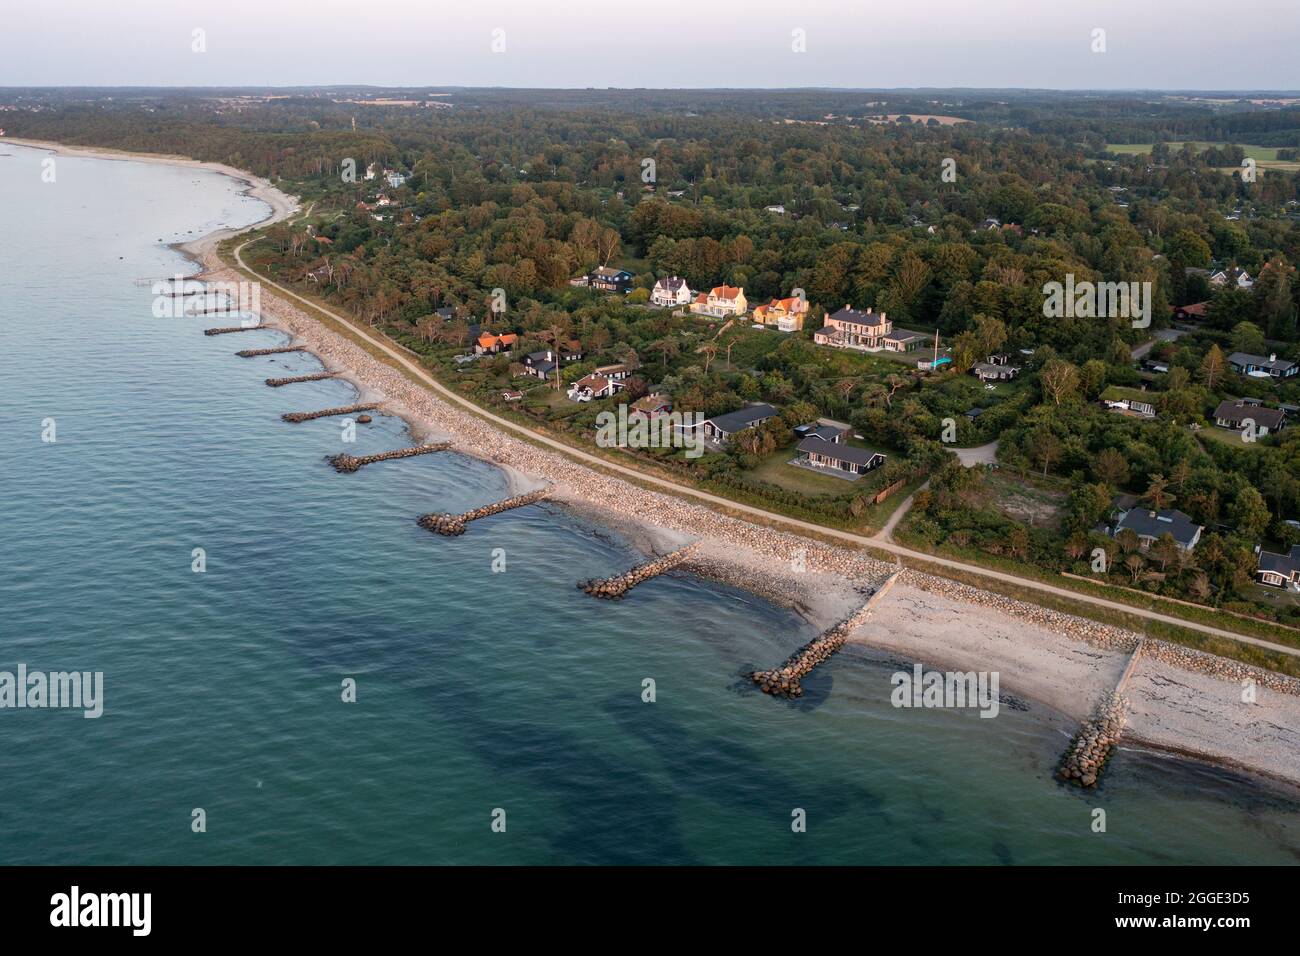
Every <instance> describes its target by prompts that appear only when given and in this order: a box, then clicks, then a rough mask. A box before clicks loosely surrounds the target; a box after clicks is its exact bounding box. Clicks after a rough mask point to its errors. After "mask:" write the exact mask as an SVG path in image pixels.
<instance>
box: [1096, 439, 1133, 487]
mask: <svg viewBox="0 0 1300 956" xmlns="http://www.w3.org/2000/svg"><path fill="white" fill-rule="evenodd" d="M1092 473H1093V475H1094V476H1095V477H1096V479H1097V480H1098V481H1102V482H1105V483H1106V484H1107V485H1109V486H1110V487H1111V488H1114V489H1115V490H1117V491H1118V490H1119V489H1120V488H1122V487H1124V485H1125V483H1126V482H1127V481H1128V462H1127V461H1126V460H1125V459H1124V456H1123V455H1121V454H1120V453H1119V451H1118V450H1116V449H1114V448H1103V449H1102V450H1101V451H1100V452H1098V454H1097V457H1096V458H1094V459H1093V460H1092Z"/></svg>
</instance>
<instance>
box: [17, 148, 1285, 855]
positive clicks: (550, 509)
mask: <svg viewBox="0 0 1300 956" xmlns="http://www.w3.org/2000/svg"><path fill="white" fill-rule="evenodd" d="M243 188H244V187H243V185H242V184H240V183H237V182H235V181H234V180H232V179H230V178H228V177H225V176H222V175H220V174H217V173H214V172H208V171H201V170H198V169H195V168H189V167H181V166H173V165H160V164H148V163H141V162H135V161H129V160H108V159H93V158H79V157H73V156H57V157H56V156H53V155H52V154H50V153H48V152H46V151H42V150H38V149H33V148H26V147H19V146H16V145H14V144H12V143H6V142H4V141H3V140H0V449H3V454H2V455H0V672H10V673H15V674H16V673H17V671H18V668H19V667H20V666H22V667H25V668H26V670H27V671H28V672H29V673H31V672H43V673H49V672H72V671H78V672H86V673H88V674H94V673H99V674H102V682H103V683H102V699H101V700H100V701H99V705H100V706H102V714H101V715H100V716H98V717H93V718H87V717H86V716H84V713H85V710H84V708H83V709H80V710H78V709H76V708H57V709H56V708H49V707H46V708H17V707H8V708H4V709H0V740H3V746H0V864H7V865H11V864H487V865H493V864H643V865H667V864H751V865H787V864H869V865H870V864H899V865H910V864H918V865H919V864H1006V865H1016V864H1151V863H1155V864H1238V863H1240V864H1245V863H1270V864H1288V863H1289V864H1294V863H1297V862H1300V805H1298V804H1297V802H1296V798H1295V796H1294V795H1293V794H1291V793H1290V792H1288V791H1283V790H1279V789H1276V788H1274V787H1272V786H1268V785H1264V784H1261V783H1260V782H1259V781H1257V780H1255V779H1253V778H1250V777H1246V776H1243V775H1241V774H1239V773H1236V772H1233V771H1229V770H1226V769H1222V768H1216V767H1211V766H1206V765H1202V764H1199V763H1196V762H1192V761H1187V760H1183V759H1178V758H1174V757H1170V756H1166V755H1161V754H1156V753H1150V752H1145V751H1142V750H1139V749H1130V748H1125V749H1121V750H1120V751H1119V752H1118V753H1117V754H1116V756H1115V757H1114V759H1113V761H1112V763H1111V765H1110V766H1109V768H1108V770H1107V772H1106V775H1105V777H1104V780H1103V784H1102V786H1101V787H1100V788H1099V789H1097V790H1096V791H1092V792H1084V791H1081V790H1079V789H1076V788H1072V787H1067V786H1064V785H1062V784H1061V783H1059V782H1058V781H1057V780H1056V779H1055V778H1054V776H1053V771H1054V769H1055V767H1056V764H1057V761H1058V760H1059V758H1060V756H1061V753H1062V751H1063V749H1064V747H1065V745H1066V743H1067V742H1068V737H1069V735H1070V733H1071V732H1072V730H1073V729H1074V728H1073V725H1072V724H1071V723H1070V722H1069V721H1068V720H1066V719H1064V718H1063V717H1062V716H1061V715H1060V714H1056V713H1054V712H1052V711H1050V710H1048V709H1046V708H1044V707H1042V706H1040V705H1038V704H1036V703H1032V702H1027V701H1026V702H1020V703H1019V704H1016V705H1015V706H1006V705H1004V706H1002V707H1001V708H1000V711H999V713H998V716H997V717H996V718H994V719H984V718H980V717H979V716H978V713H977V712H975V711H955V710H926V709H895V708H894V707H893V706H892V705H891V704H890V690H891V689H892V685H891V683H890V677H891V675H892V674H893V673H894V672H895V671H897V670H899V669H907V668H908V667H909V666H910V663H909V662H904V661H898V660H894V659H891V658H889V657H888V656H887V655H882V654H872V653H869V652H862V651H856V650H846V651H845V652H842V653H840V654H839V655H837V656H836V657H835V658H833V659H832V660H831V661H830V662H829V663H827V664H825V665H823V666H822V667H820V668H819V669H818V670H817V671H816V672H815V673H814V675H813V676H812V677H811V678H810V679H809V680H808V681H807V683H806V688H807V693H806V696H805V697H804V698H803V699H802V700H800V701H798V702H797V703H789V702H786V701H781V700H776V699H773V698H770V697H767V696H764V695H763V694H761V693H758V692H757V691H755V689H754V688H753V687H752V685H750V684H749V683H748V682H747V681H745V680H743V679H742V675H743V673H744V672H745V671H746V670H748V669H752V668H754V667H756V666H771V665H773V664H776V663H778V662H780V661H781V660H783V659H784V658H785V657H786V656H787V655H788V654H789V653H790V652H791V651H793V650H794V649H795V648H796V647H798V646H799V645H801V644H803V643H804V642H806V641H807V640H809V639H810V638H812V637H813V636H814V635H815V628H814V627H813V626H812V625H811V624H809V623H808V622H807V621H805V620H803V619H802V618H801V617H799V616H798V615H797V614H795V613H794V612H793V611H791V610H789V609H786V608H783V607H779V606H776V605H773V604H770V603H768V602H766V601H764V600H762V599H760V598H758V597H756V596H754V595H752V594H749V593H746V592H744V591H739V590H734V589H731V588H728V587H725V586H720V585H718V584H714V583H709V582H705V581H702V580H699V579H697V578H694V577H692V576H690V575H688V574H684V573H671V574H668V575H665V576H662V577H659V578H657V579H655V580H652V581H650V582H648V583H646V584H643V585H641V586H640V587H638V588H636V589H635V590H634V591H633V592H631V593H630V594H629V595H628V596H627V597H626V598H625V599H623V600H621V601H612V602H611V601H597V600H594V599H592V598H590V597H588V596H586V595H585V594H583V593H582V592H580V591H579V590H577V589H576V588H575V583H576V582H577V581H579V580H581V579H584V578H589V577H602V576H606V575H609V574H611V573H613V572H616V571H619V570H622V569H625V568H627V567H629V566H631V565H633V564H635V563H636V562H637V561H638V560H640V558H639V556H638V554H637V553H636V552H635V551H634V549H633V548H632V547H631V545H630V544H629V543H628V542H627V541H626V540H624V539H622V538H621V537H620V536H619V535H618V534H617V533H616V532H614V531H613V530H611V529H608V528H605V527H602V526H600V525H598V524H594V523H592V522H591V521H590V520H588V519H584V518H580V517H577V516H575V515H573V514H571V513H568V512H566V511H564V510H562V509H561V508H559V507H558V506H554V505H549V504H540V505H534V506H529V507H526V508H522V509H519V510H516V511H511V512H508V513H504V514H501V515H497V516H495V517H491V518H488V519H484V520H482V521H478V522H475V523H474V524H472V525H470V527H469V530H468V532H467V533H466V534H465V535H464V536H463V537H460V538H442V537H439V536H437V535H434V534H431V533H429V532H427V531H425V530H423V529H421V528H420V527H419V526H418V525H417V524H416V519H417V517H418V516H419V515H421V514H423V513H426V512H432V511H450V512H460V511H464V510H468V509H470V508H473V507H476V506H478V505H482V504H486V503H488V502H491V501H493V500H496V499H497V498H500V497H502V496H504V495H505V494H506V493H507V482H506V479H505V477H504V475H503V474H502V473H501V472H500V471H499V470H498V469H497V468H495V467H494V466H492V465H490V464H488V463H485V462H482V461H479V460H476V459H474V458H470V457H466V456H463V455H460V454H457V453H456V452H455V451H449V452H444V453H439V454H433V455H425V456H421V457H417V458H410V459H405V460H401V461H389V462H382V463H378V464H374V465H371V466H369V467H366V468H364V469H362V470H361V471H359V472H357V473H355V474H339V473H336V472H335V471H334V470H333V469H332V468H331V467H330V465H329V464H328V462H327V461H326V456H328V455H331V454H336V453H339V452H341V451H347V452H349V453H351V454H354V455H363V454H371V453H375V452H381V451H386V450H390V449H395V448H400V447H403V446H405V445H407V444H409V443H410V442H411V441H412V439H411V436H410V434H409V433H408V430H407V427H406V424H405V423H404V422H403V421H401V420H400V419H398V418H393V417H389V416H385V415H382V414H377V415H376V416H375V419H374V421H373V422H372V423H370V424H366V425H358V426H357V427H356V436H355V441H351V442H349V441H346V440H345V439H346V437H347V436H346V435H345V433H344V429H343V423H342V421H341V420H340V419H337V418H326V419H319V420H316V421H312V422H307V423H303V424H288V423H285V422H283V421H282V420H281V418H280V416H281V414H282V413H283V412H287V411H306V410H312V409H318V408H325V407H330V406H336V405H342V404H347V403H349V402H350V401H352V400H354V399H355V397H356V396H355V392H354V390H353V388H352V386H351V385H349V384H347V383H346V382H343V381H339V380H324V381H317V382H311V383H306V384H295V385H289V386H285V387H282V388H268V387H267V386H266V385H265V384H264V380H265V379H266V378H268V377H276V376H289V375H301V374H308V373H310V372H313V371H317V370H319V369H320V364H319V362H318V361H317V360H316V359H315V358H314V357H312V356H311V355H308V354H287V355H276V356H270V357H259V358H251V359H246V358H239V357H237V356H236V355H235V352H236V351H237V350H238V349H247V348H260V347H270V346H274V345H278V344H282V343H284V342H285V337H284V336H283V335H282V334H281V333H279V332H276V331H273V330H269V329H258V330H255V331H248V332H241V333H236V334H231V335H221V336H210V337H209V336H205V335H203V330H204V328H206V327H208V326H212V325H230V324H233V323H232V322H231V321H230V320H229V319H223V318H214V317H212V316H188V317H164V318H159V317H157V316H156V314H155V309H154V307H153V306H154V294H153V288H152V287H151V286H152V283H153V282H155V281H158V280H161V279H165V278H167V277H170V276H174V275H177V274H191V273H193V272H194V271H195V270H196V267H195V266H194V265H193V264H192V263H191V262H189V261H188V260H186V259H185V258H184V257H183V256H182V255H181V254H180V253H178V252H177V251H176V250H175V249H174V248H173V246H174V244H176V243H180V242H185V241H188V240H192V239H194V238H197V237H199V236H201V235H203V234H205V233H206V232H208V231H210V230H213V229H215V228H217V227H222V226H244V225H249V224H252V223H254V222H257V221H259V220H260V219H262V218H263V217H264V216H265V215H267V209H266V207H265V205H264V204H262V203H261V202H259V201H256V200H254V199H251V198H249V197H248V196H246V195H244V193H243V191H242V190H243ZM972 613H978V611H976V610H973V611H972ZM1002 685H1003V686H1002V690H1003V692H1004V693H1006V694H1010V695H1013V696H1014V693H1015V688H1014V682H1013V681H1012V680H1011V679H1010V676H1009V675H1008V676H1007V677H1004V679H1003V681H1002Z"/></svg>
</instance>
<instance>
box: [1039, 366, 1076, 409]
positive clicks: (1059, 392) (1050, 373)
mask: <svg viewBox="0 0 1300 956" xmlns="http://www.w3.org/2000/svg"><path fill="white" fill-rule="evenodd" d="M1038 381H1039V383H1040V384H1041V385H1042V386H1043V393H1044V394H1045V395H1046V396H1047V397H1049V398H1050V399H1051V400H1052V401H1053V402H1054V403H1055V404H1057V405H1060V404H1061V402H1063V401H1064V400H1065V399H1067V398H1069V397H1070V396H1071V395H1072V394H1073V393H1074V390H1075V389H1076V388H1077V387H1078V384H1079V370H1078V369H1076V368H1075V367H1074V366H1073V365H1071V364H1070V363H1069V362H1067V361H1065V360H1064V359H1058V358H1053V359H1048V361H1047V362H1046V363H1045V364H1044V365H1043V369H1042V371H1041V372H1039V373H1038Z"/></svg>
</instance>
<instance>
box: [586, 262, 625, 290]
mask: <svg viewBox="0 0 1300 956" xmlns="http://www.w3.org/2000/svg"><path fill="white" fill-rule="evenodd" d="M632 278H633V276H632V273H630V272H628V271H627V270H626V269H611V268H609V267H608V266H600V267H599V268H596V269H592V270H591V271H590V272H588V273H587V285H588V286H590V287H591V288H593V289H599V290H600V291H602V292H627V291H628V290H629V289H631V288H632Z"/></svg>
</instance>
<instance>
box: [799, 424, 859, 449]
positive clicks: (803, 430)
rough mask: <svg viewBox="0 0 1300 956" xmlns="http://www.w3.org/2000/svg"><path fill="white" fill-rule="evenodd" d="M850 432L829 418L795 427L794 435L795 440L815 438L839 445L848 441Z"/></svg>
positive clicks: (845, 426)
mask: <svg viewBox="0 0 1300 956" xmlns="http://www.w3.org/2000/svg"><path fill="white" fill-rule="evenodd" d="M850 430H851V429H850V427H849V426H848V425H846V424H844V423H843V422H837V421H834V420H832V419H830V418H819V419H817V420H816V421H815V422H808V424H806V425H799V426H797V427H796V428H795V430H794V435H795V437H796V438H810V437H813V436H815V437H817V438H820V439H822V440H823V441H828V442H832V443H834V444H839V443H840V442H843V441H845V440H847V439H848V437H849V431H850Z"/></svg>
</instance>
